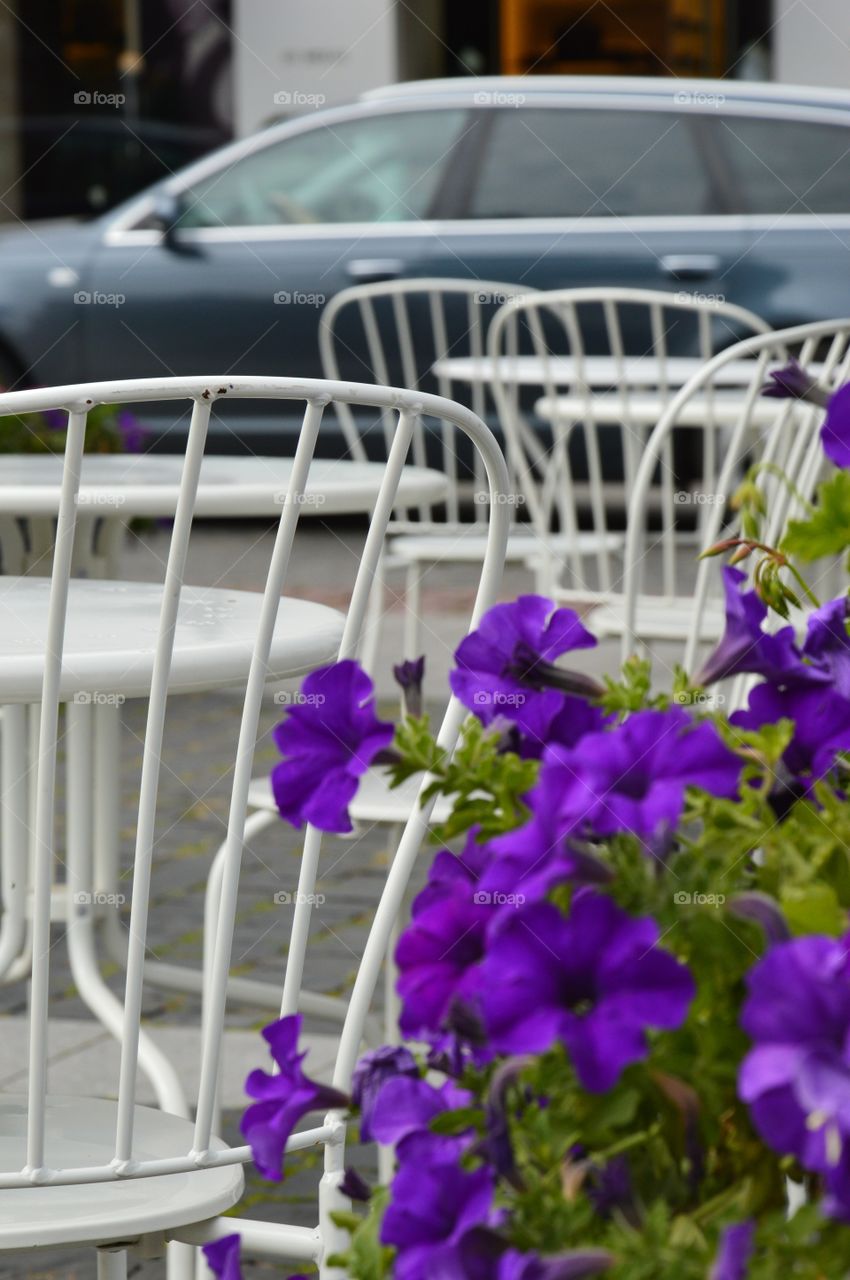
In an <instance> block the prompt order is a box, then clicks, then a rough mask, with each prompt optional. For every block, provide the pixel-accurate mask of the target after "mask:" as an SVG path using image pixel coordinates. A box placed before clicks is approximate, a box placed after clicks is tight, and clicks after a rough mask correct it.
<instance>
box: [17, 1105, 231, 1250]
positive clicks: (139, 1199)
mask: <svg viewBox="0 0 850 1280" xmlns="http://www.w3.org/2000/svg"><path fill="white" fill-rule="evenodd" d="M117 1109H118V1104H117V1103H115V1102H107V1101H104V1100H102V1099H99V1098H80V1097H68V1098H62V1097H54V1098H48V1100H47V1114H46V1133H47V1137H46V1146H45V1156H46V1160H47V1162H48V1164H49V1165H50V1167H52V1168H66V1169H67V1168H80V1167H83V1166H98V1165H108V1164H109V1163H110V1161H111V1160H112V1158H113V1156H114V1153H115V1122H116V1114H117ZM26 1125H27V1100H26V1098H25V1097H24V1096H23V1095H15V1094H5V1095H3V1096H2V1097H0V1167H2V1168H3V1169H15V1168H23V1166H24V1164H25V1162H26V1157H25V1150H26ZM134 1129H135V1139H134V1144H133V1157H134V1159H145V1160H158V1159H166V1158H168V1157H170V1156H183V1155H185V1153H186V1152H187V1151H189V1150H190V1149H191V1147H192V1134H193V1125H192V1123H191V1122H190V1121H189V1120H180V1119H178V1118H177V1117H176V1116H171V1115H166V1114H165V1113H164V1112H162V1111H155V1110H153V1109H152V1108H150V1107H136V1109H135V1126H134ZM210 1145H211V1147H212V1148H213V1149H214V1150H217V1151H219V1150H224V1149H225V1145H226V1144H225V1143H223V1142H219V1141H217V1140H216V1141H214V1142H212V1143H211V1144H210ZM244 1183H245V1178H244V1174H243V1169H242V1165H239V1164H234V1165H222V1166H221V1167H220V1168H217V1169H199V1170H197V1171H195V1172H192V1173H171V1174H167V1175H165V1176H161V1177H153V1178H128V1179H123V1180H121V1181H117V1182H102V1183H100V1184H98V1187H97V1192H96V1194H92V1191H93V1188H92V1186H91V1185H88V1186H86V1185H81V1186H63V1187H33V1188H31V1189H30V1188H29V1187H21V1188H16V1189H14V1190H11V1191H3V1192H2V1200H3V1204H4V1212H3V1213H2V1215H0V1252H2V1251H5V1250H11V1249H31V1248H32V1246H33V1245H34V1244H38V1245H40V1246H47V1245H54V1244H56V1245H59V1244H62V1245H98V1244H109V1243H111V1242H113V1241H119V1240H121V1241H123V1240H136V1239H138V1237H139V1236H141V1235H144V1234H146V1233H147V1232H161V1231H165V1230H170V1229H172V1228H174V1227H182V1226H186V1225H187V1224H190V1223H195V1222H203V1221H204V1219H206V1218H211V1217H213V1216H215V1215H216V1214H218V1213H223V1212H224V1211H225V1210H226V1209H231V1208H232V1207H233V1206H234V1205H235V1204H236V1203H237V1202H238V1201H239V1198H240V1197H241V1195H242V1191H243V1188H244Z"/></svg>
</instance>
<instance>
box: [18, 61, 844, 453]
mask: <svg viewBox="0 0 850 1280" xmlns="http://www.w3.org/2000/svg"><path fill="white" fill-rule="evenodd" d="M848 248H850V94H840V93H837V92H826V91H823V92H820V91H818V90H814V89H794V88H789V87H787V86H781V85H751V84H734V83H727V82H725V81H723V82H686V81H679V80H664V79H651V80H650V79H646V80H627V79H606V80H597V79H586V80H585V79H574V78H563V77H555V78H550V77H542V76H541V77H530V78H524V79H518V80H509V79H503V78H498V79H487V80H468V79H463V80H449V81H429V82H423V83H420V84H411V85H400V86H396V87H394V88H389V89H386V90H382V91H380V92H377V93H372V94H369V95H367V96H366V97H364V98H363V99H362V100H360V101H359V102H357V103H355V104H353V105H351V106H346V107H340V108H334V109H330V110H322V111H314V112H308V113H307V114H305V115H302V116H300V117H298V118H297V119H295V120H291V121H288V122H286V123H284V124H281V125H277V126H274V127H271V128H269V129H267V130H266V131H264V132H262V133H260V134H257V135H255V136H253V137H251V138H249V139H246V140H244V141H241V142H238V143H235V144H233V145H231V146H228V147H225V148H223V149H221V150H219V151H216V152H214V153H212V154H211V155H209V156H207V157H205V158H204V159H203V160H201V161H199V162H197V163H195V164H193V165H192V166H190V167H188V168H186V169H184V170H182V171H181V172H180V173H178V174H177V175H175V176H174V177H173V178H169V179H168V180H167V181H166V182H165V183H162V184H159V185H158V186H156V187H153V188H151V189H149V190H148V191H146V192H144V193H143V194H141V195H139V196H138V197H136V198H135V199H133V200H131V201H130V202H128V203H127V204H125V205H123V206H122V207H121V208H120V209H118V210H116V211H113V212H112V213H110V214H108V215H107V216H105V217H103V218H101V219H99V220H97V221H95V222H90V223H87V224H85V225H77V224H69V223H65V224H57V223H34V224H32V225H31V226H29V227H24V228H17V229H11V230H7V231H4V232H3V233H2V236H0V363H1V365H2V367H0V379H2V381H4V382H5V383H6V384H7V385H8V384H12V383H17V384H18V385H25V384H27V383H40V384H49V383H63V382H73V381H78V380H82V379H89V378H119V377H149V376H156V375H166V374H185V373H207V372H209V373H211V374H221V373H224V372H239V373H264V374H299V375H319V374H320V372H321V370H320V366H319V360H318V350H317V341H316V331H317V324H318V317H319V314H320V312H321V308H322V306H323V305H324V302H325V301H326V300H327V299H328V298H329V297H330V296H331V295H332V294H334V293H335V292H337V291H338V290H340V289H342V288H345V287H346V286H348V285H350V284H352V283H354V282H358V281H369V280H377V279H384V278H390V277H400V276H446V275H448V276H460V277H472V278H481V279H488V280H505V281H512V282H518V283H522V284H527V285H528V286H529V287H534V288H556V287H561V286H569V285H589V284H606V283H609V284H620V285H635V286H646V287H654V288H666V289H669V290H672V291H681V290H685V289H686V290H688V291H690V292H698V293H702V294H705V295H709V296H719V297H724V298H726V299H728V300H730V301H733V302H736V303H740V304H742V305H743V306H745V307H749V308H751V309H752V310H754V311H756V312H758V313H759V314H761V315H762V316H763V317H764V318H765V319H766V320H768V321H769V322H770V323H771V324H772V325H774V326H777V327H778V326H783V325H787V324H794V323H798V322H802V321H808V320H815V319H822V318H826V317H838V316H841V315H845V314H848V313H850V255H848ZM343 373H344V374H347V375H348V376H351V377H357V376H358V371H357V369H356V368H352V369H350V370H343ZM232 421H233V419H231V422H232ZM169 427H170V430H171V432H172V438H173V440H174V443H175V445H177V444H178V443H179V436H180V428H179V425H178V424H175V425H173V426H172V425H171V424H169ZM239 432H240V434H241V435H242V436H243V437H244V438H246V439H249V440H250V442H251V443H252V444H253V445H254V446H255V447H256V446H257V445H258V444H260V445H261V447H263V448H264V449H275V448H277V447H281V448H283V447H286V445H285V441H284V442H283V443H281V425H280V418H279V414H278V413H277V412H276V413H275V415H274V417H272V416H268V417H264V418H257V419H248V418H245V419H244V420H243V419H240V420H239ZM230 438H231V437H227V438H225V437H222V441H221V446H222V447H227V440H228V439H230Z"/></svg>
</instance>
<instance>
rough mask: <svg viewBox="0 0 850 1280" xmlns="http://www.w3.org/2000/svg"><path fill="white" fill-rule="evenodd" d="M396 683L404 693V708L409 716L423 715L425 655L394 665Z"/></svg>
mask: <svg viewBox="0 0 850 1280" xmlns="http://www.w3.org/2000/svg"><path fill="white" fill-rule="evenodd" d="M393 676H394V678H395V682H396V684H397V685H398V686H399V688H400V689H401V691H402V694H403V695H404V709H405V711H406V712H407V714H408V715H409V716H421V715H422V682H423V680H424V678H425V657H424V654H423V656H422V657H421V658H413V659H405V661H404V662H400V663H398V664H397V665H396V666H394V667H393Z"/></svg>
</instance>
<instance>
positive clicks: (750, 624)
mask: <svg viewBox="0 0 850 1280" xmlns="http://www.w3.org/2000/svg"><path fill="white" fill-rule="evenodd" d="M746 580H747V576H746V574H744V573H742V572H741V570H740V569H736V568H734V567H733V566H732V565H726V566H725V567H724V569H723V590H724V592H725V595H726V630H725V631H724V633H723V638H722V639H721V641H720V643H719V644H718V646H717V648H716V649H715V650H714V652H713V653H712V654H710V655H709V657H708V658H707V659H706V661H705V663H704V665H703V667H702V669H701V670H700V671H698V672H697V674H696V675H695V676H694V681H693V682H694V684H698V685H709V684H714V683H715V681H717V680H725V679H726V678H727V677H728V676H735V675H738V674H740V673H741V672H744V671H746V672H752V673H754V674H756V675H762V676H764V677H765V678H766V679H768V680H773V681H777V682H781V681H782V680H784V679H787V678H788V677H790V676H805V675H806V668H805V667H804V665H803V662H802V657H801V654H800V651H799V650H798V648H797V646H796V643H795V639H794V628H793V627H783V628H782V629H781V631H777V632H776V633H774V634H771V633H769V632H766V631H763V630H762V624H763V622H764V620H765V618H766V617H767V605H766V604H765V603H764V601H763V600H761V599H760V598H759V596H758V595H757V594H756V592H755V591H753V590H750V591H742V590H741V587H742V585H743V584H744V583H745V582H746Z"/></svg>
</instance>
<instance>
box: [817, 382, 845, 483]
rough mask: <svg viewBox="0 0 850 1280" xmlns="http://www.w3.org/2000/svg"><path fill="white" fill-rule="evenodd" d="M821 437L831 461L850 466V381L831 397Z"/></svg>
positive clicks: (825, 451) (839, 465)
mask: <svg viewBox="0 0 850 1280" xmlns="http://www.w3.org/2000/svg"><path fill="white" fill-rule="evenodd" d="M820 439H821V444H822V445H823V451H824V453H825V454H826V456H827V457H828V458H829V459H830V461H831V462H834V463H835V465H836V466H837V467H844V468H846V467H850V382H848V383H846V384H845V386H843V387H839V388H838V390H837V391H836V392H835V394H834V395H833V396H831V397H830V400H829V406H828V408H827V411H826V418H825V419H824V423H823V426H822V427H821V429H820Z"/></svg>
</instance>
